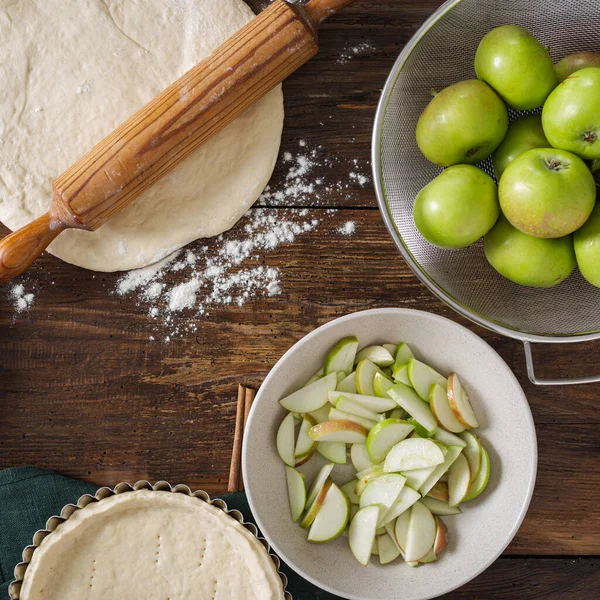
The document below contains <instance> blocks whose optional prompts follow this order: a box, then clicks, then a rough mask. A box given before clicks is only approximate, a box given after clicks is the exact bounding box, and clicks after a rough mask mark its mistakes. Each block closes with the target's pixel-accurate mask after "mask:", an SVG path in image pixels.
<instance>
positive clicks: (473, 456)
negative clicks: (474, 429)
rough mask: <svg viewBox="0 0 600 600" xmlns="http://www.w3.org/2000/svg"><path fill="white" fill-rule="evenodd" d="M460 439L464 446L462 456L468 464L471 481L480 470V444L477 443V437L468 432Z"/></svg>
mask: <svg viewBox="0 0 600 600" xmlns="http://www.w3.org/2000/svg"><path fill="white" fill-rule="evenodd" d="M460 437H461V439H462V440H463V441H464V442H465V444H466V446H465V449H464V450H463V454H464V455H465V458H466V459H467V461H468V462H469V468H470V469H471V479H472V480H473V479H475V478H476V477H477V475H478V474H479V469H480V468H481V455H482V452H481V444H480V443H479V440H478V439H477V436H476V435H474V434H473V433H471V432H470V431H465V432H464V433H462V434H461V436H460Z"/></svg>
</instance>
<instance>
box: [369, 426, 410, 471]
mask: <svg viewBox="0 0 600 600" xmlns="http://www.w3.org/2000/svg"><path fill="white" fill-rule="evenodd" d="M413 429H414V425H411V424H410V423H407V422H406V421H401V420H400V419H385V420H383V421H381V422H380V423H377V425H375V427H373V428H372V429H371V430H370V431H369V435H368V436H367V441H366V447H367V452H368V453H369V456H370V457H371V460H372V461H373V462H374V463H380V462H382V461H383V460H385V457H386V456H387V454H388V452H389V451H390V450H391V449H392V447H393V446H395V445H396V444H397V443H398V442H401V441H402V440H403V439H404V438H405V437H406V436H407V435H408V434H409V433H410V432H411V431H413Z"/></svg>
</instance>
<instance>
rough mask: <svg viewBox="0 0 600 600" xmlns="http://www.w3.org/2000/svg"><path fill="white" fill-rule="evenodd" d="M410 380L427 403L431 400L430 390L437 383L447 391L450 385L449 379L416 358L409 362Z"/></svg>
mask: <svg viewBox="0 0 600 600" xmlns="http://www.w3.org/2000/svg"><path fill="white" fill-rule="evenodd" d="M408 378H409V379H410V384H411V385H412V386H413V388H414V389H415V391H416V392H417V394H419V396H420V397H421V398H422V399H423V400H426V401H428V400H429V390H430V389H431V386H432V385H435V384H436V383H437V384H438V385H441V386H442V387H443V388H444V389H446V386H447V383H448V381H447V379H446V378H445V377H443V376H442V375H440V374H439V373H438V372H437V371H436V370H435V369H432V368H431V367H430V366H429V365H426V364H425V363H423V362H421V361H420V360H417V359H416V358H411V359H410V360H409V361H408Z"/></svg>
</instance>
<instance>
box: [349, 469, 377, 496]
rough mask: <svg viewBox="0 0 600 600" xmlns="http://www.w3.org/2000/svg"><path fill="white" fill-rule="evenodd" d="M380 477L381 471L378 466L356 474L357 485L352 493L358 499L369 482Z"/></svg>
mask: <svg viewBox="0 0 600 600" xmlns="http://www.w3.org/2000/svg"><path fill="white" fill-rule="evenodd" d="M359 475H360V477H359ZM382 475H383V469H382V468H381V467H379V466H374V467H373V468H371V469H368V470H367V472H365V471H361V472H360V473H357V474H356V478H357V479H358V483H357V484H356V487H355V488H354V493H355V494H356V495H357V496H359V497H360V495H361V494H362V493H363V491H364V489H365V488H366V487H367V485H368V484H369V482H370V481H372V480H373V479H375V478H377V477H381V476H382Z"/></svg>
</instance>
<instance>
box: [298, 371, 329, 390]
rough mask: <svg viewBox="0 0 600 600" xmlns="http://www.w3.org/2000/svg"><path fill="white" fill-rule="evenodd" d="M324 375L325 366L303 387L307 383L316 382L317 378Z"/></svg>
mask: <svg viewBox="0 0 600 600" xmlns="http://www.w3.org/2000/svg"><path fill="white" fill-rule="evenodd" d="M323 375H325V371H323V367H321V368H320V369H319V370H318V371H317V372H316V373H315V374H314V375H313V376H312V377H311V378H310V379H309V380H308V381H307V382H306V383H305V384H304V385H303V386H302V387H306V386H307V385H310V384H311V383H314V382H315V381H317V379H321V377H323Z"/></svg>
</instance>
